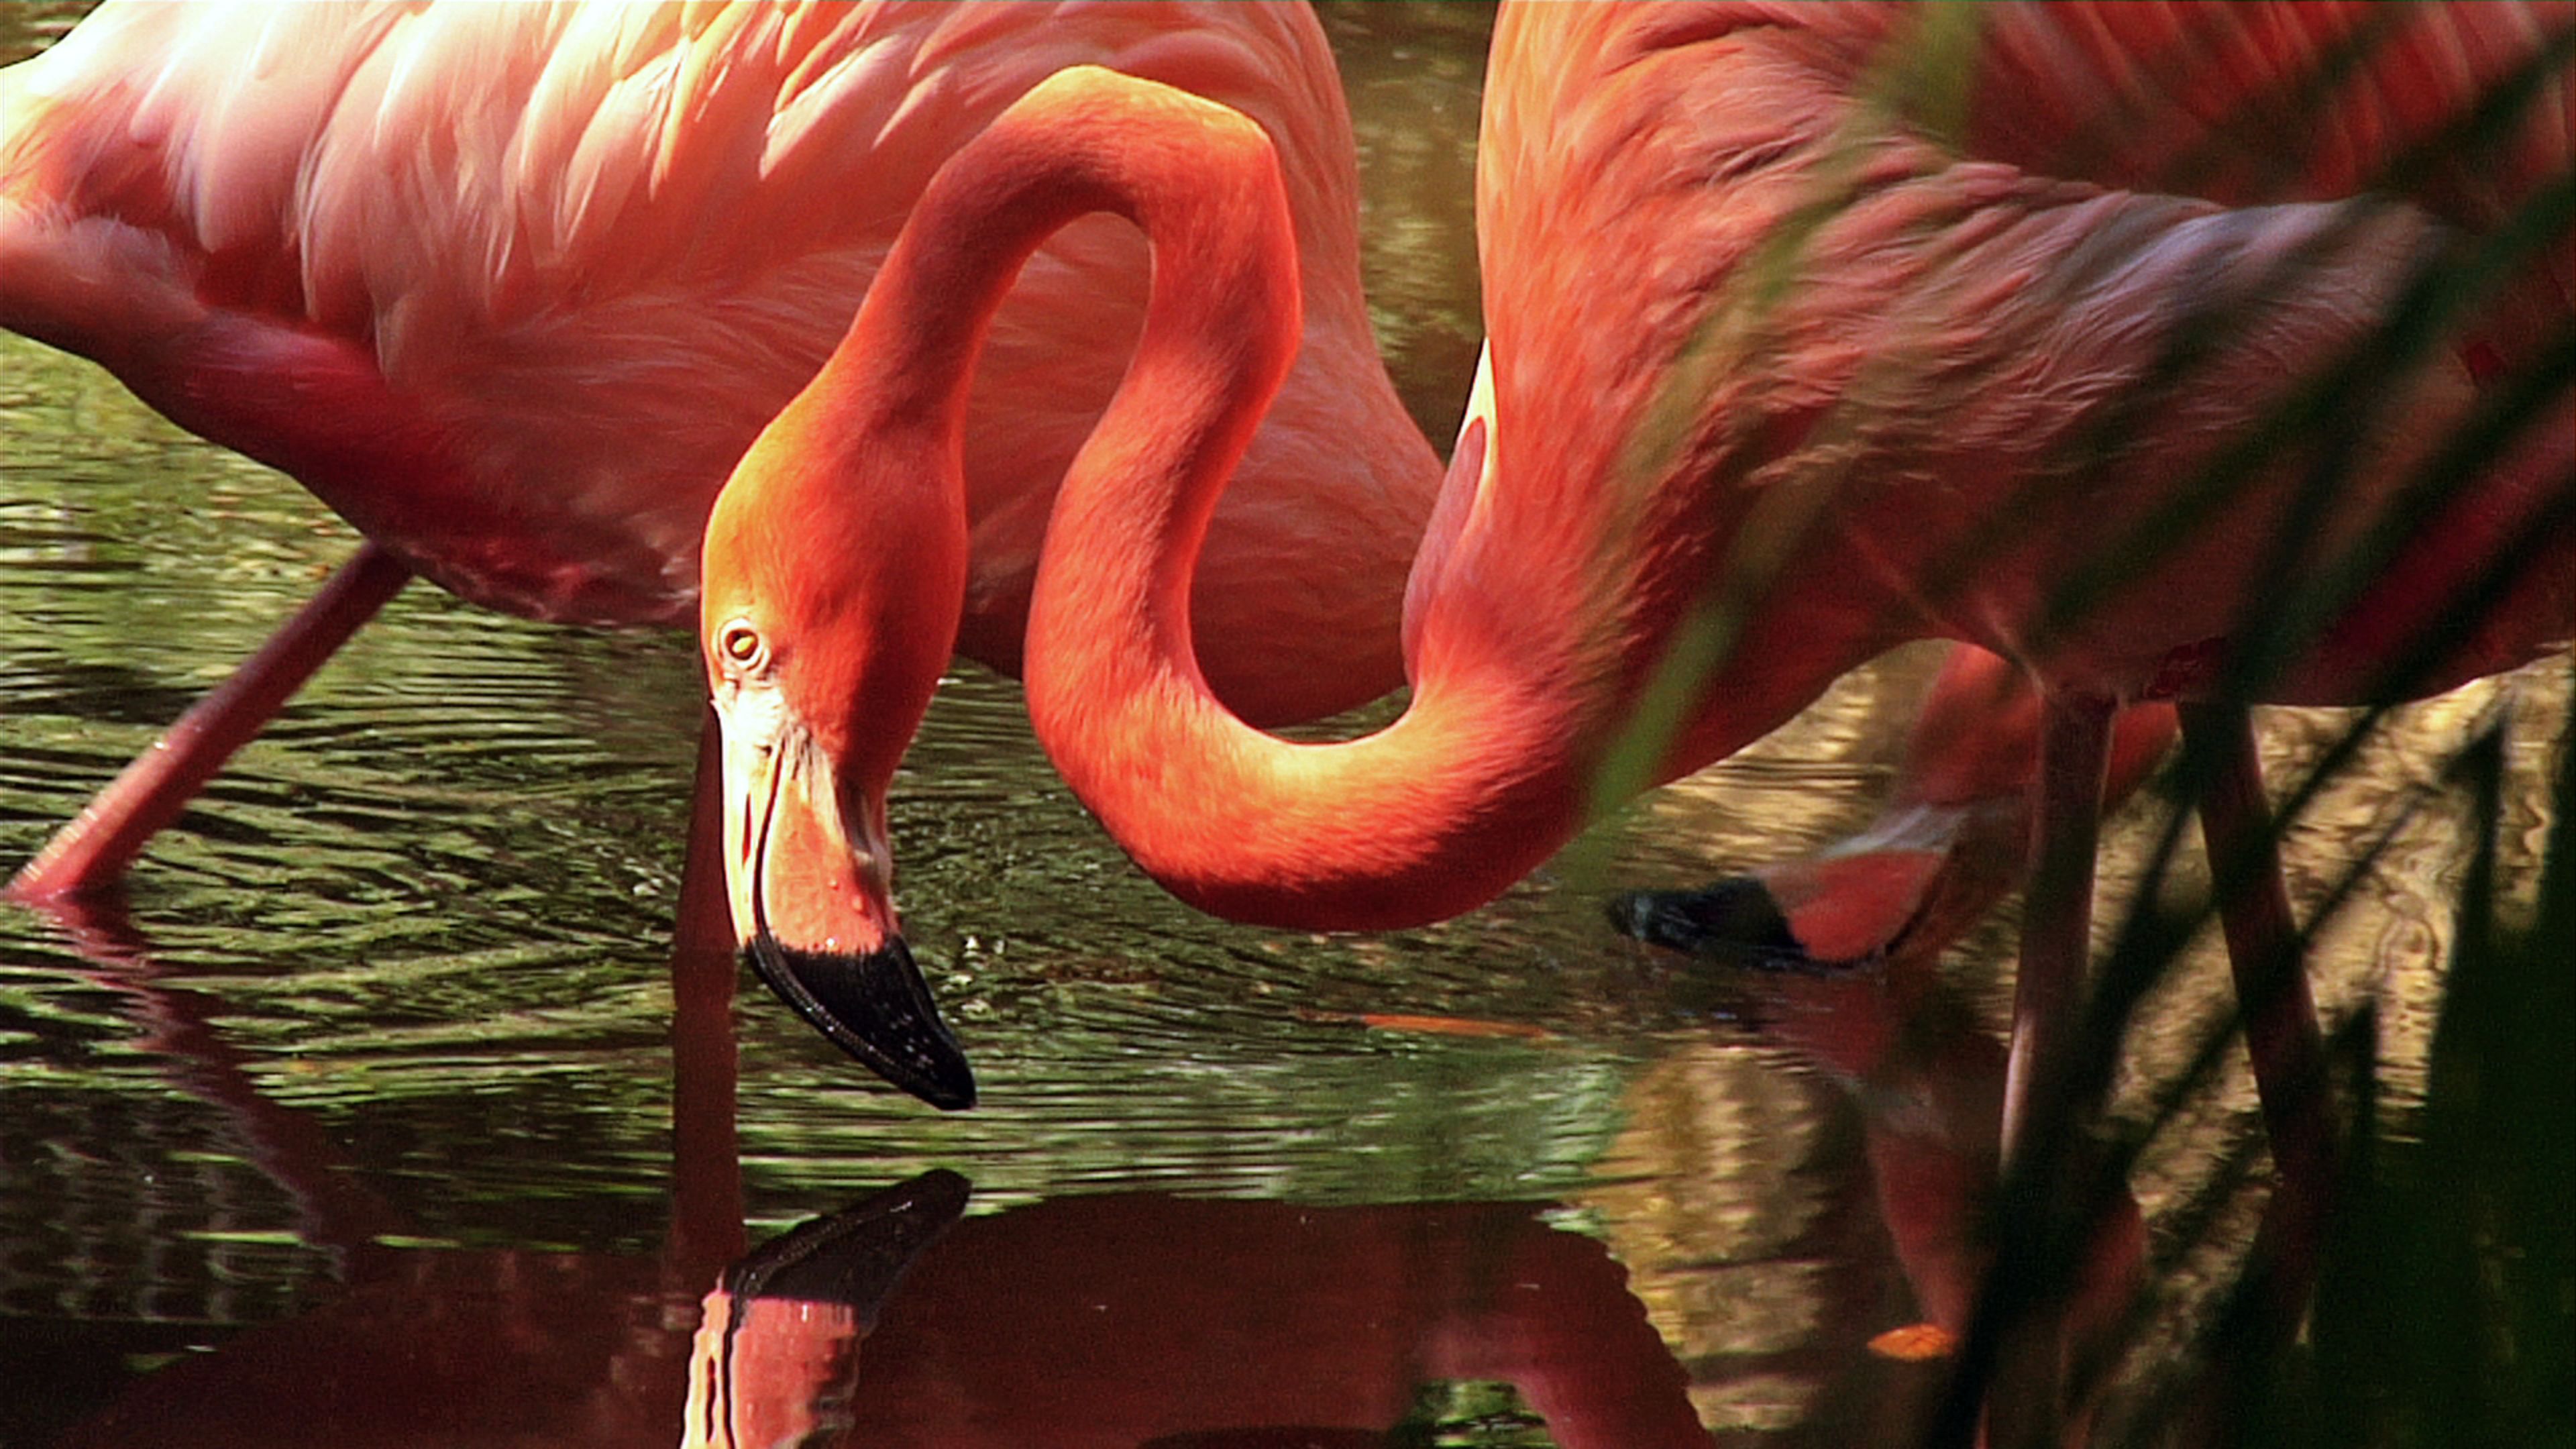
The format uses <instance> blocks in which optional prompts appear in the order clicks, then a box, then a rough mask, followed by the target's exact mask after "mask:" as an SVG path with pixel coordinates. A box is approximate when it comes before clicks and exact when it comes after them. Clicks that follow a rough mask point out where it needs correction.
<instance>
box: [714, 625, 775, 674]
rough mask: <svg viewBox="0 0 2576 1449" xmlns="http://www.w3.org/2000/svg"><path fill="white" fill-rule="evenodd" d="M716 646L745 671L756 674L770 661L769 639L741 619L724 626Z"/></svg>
mask: <svg viewBox="0 0 2576 1449" xmlns="http://www.w3.org/2000/svg"><path fill="white" fill-rule="evenodd" d="M716 648H717V649H719V650H721V651H723V653H724V657H725V659H726V661H727V662H728V663H730V664H732V665H733V666H734V667H735V668H737V669H740V670H742V671H743V672H745V673H749V674H756V673H758V672H760V670H761V669H762V668H763V667H765V666H766V665H767V664H768V663H769V641H767V640H765V639H763V638H761V637H760V631H759V630H758V629H755V628H753V627H751V625H750V624H749V623H748V622H746V621H744V620H741V619H736V620H734V621H733V622H732V623H730V624H727V625H725V626H724V631H723V632H722V633H720V634H718V635H717V636H716Z"/></svg>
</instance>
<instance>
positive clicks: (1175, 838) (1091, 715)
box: [1024, 158, 1621, 929]
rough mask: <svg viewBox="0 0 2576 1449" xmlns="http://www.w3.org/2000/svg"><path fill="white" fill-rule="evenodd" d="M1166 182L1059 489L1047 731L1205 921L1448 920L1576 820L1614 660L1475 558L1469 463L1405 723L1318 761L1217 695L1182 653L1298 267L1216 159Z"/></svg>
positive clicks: (1419, 598) (1421, 635) (1272, 373)
mask: <svg viewBox="0 0 2576 1449" xmlns="http://www.w3.org/2000/svg"><path fill="white" fill-rule="evenodd" d="M1160 179H1163V180H1167V181H1169V182H1170V183H1171V185H1172V188H1173V189H1172V191H1171V192H1170V193H1169V194H1168V195H1160V196H1154V197H1138V198H1131V207H1132V210H1131V211H1130V214H1132V215H1135V216H1138V217H1139V218H1140V219H1141V220H1143V221H1144V223H1145V225H1146V227H1147V231H1148V234H1149V236H1150V237H1151V238H1152V241H1153V246H1154V253H1155V272H1154V275H1155V289H1154V293H1153V297H1152V300H1151V302H1150V304H1149V308H1148V311H1147V318H1146V325H1145V332H1144V336H1143V339H1142V341H1141V342H1140V343H1139V345H1138V348H1137V353H1136V357H1135V360H1134V362H1133V364H1132V365H1131V368H1130V371H1129V373H1128V376H1127V379H1126V381H1125V383H1124V384H1123V385H1122V387H1121V389H1120V391H1119V394H1118V396H1117V397H1116V398H1115V399H1114V400H1113V401H1112V403H1111V405H1110V407H1109V410H1108V411H1107V412H1106V413H1105V414H1104V415H1103V417H1102V420H1101V422H1100V425H1099V426H1098V428H1097V429H1096V430H1095V431H1094V433H1093V434H1092V436H1091V438H1090V439H1089V441H1088V442H1087V443H1086V444H1085V445H1084V447H1083V449H1082V451H1081V452H1080V453H1079V454H1078V455H1077V456H1076V458H1075V460H1074V463H1073V466H1072V469H1071V471H1070V472H1069V473H1068V475H1067V477H1066V479H1065V483H1064V486H1063V488H1062V490H1061V491H1060V492H1059V494H1058V495H1057V500H1056V506H1055V511H1054V514H1053V517H1052V519H1051V521H1050V523H1049V527H1048V534H1047V542H1046V548H1045V552H1044V555H1043V557H1042V559H1041V561H1040V564H1039V567H1038V573H1037V580H1036V586H1035V590H1034V593H1033V595H1032V598H1031V602H1030V611H1029V634H1028V652H1027V657H1026V663H1025V676H1024V677H1025V680H1026V683H1027V686H1028V701H1029V712H1030V716H1031V718H1032V720H1033V721H1034V723H1035V725H1036V728H1037V733H1038V737H1039V739H1040V740H1041V741H1042V742H1043V743H1044V744H1045V745H1046V747H1047V749H1048V752H1049V753H1050V754H1051V755H1052V756H1053V757H1054V759H1055V762H1056V765H1057V767H1058V768H1059V769H1060V770H1061V771H1062V772H1063V774H1064V776H1065V778H1066V780H1067V781H1068V783H1070V784H1071V785H1072V787H1073V789H1074V792H1075V794H1076V795H1078V796H1079V797H1080V798H1081V799H1082V801H1083V803H1084V804H1085V805H1086V806H1087V807H1089V808H1090V810H1091V811H1092V812H1093V814H1095V815H1096V816H1098V817H1099V818H1100V820H1101V822H1102V823H1103V824H1104V825H1105V826H1106V827H1107V828H1108V830H1109V832H1110V834H1111V835H1112V836H1114V837H1115V838H1116V839H1117V841H1118V843H1119V844H1120V845H1121V846H1122V847H1124V848H1125V849H1126V851H1127V853H1128V854H1129V855H1130V856H1131V857H1133V858H1134V859H1135V860H1136V862H1137V863H1138V864H1139V865H1140V866H1142V867H1143V868H1144V869H1145V870H1146V871H1147V872H1148V873H1149V874H1151V875H1152V876H1154V878H1155V879H1156V880H1157V881H1159V882H1161V883H1162V884H1163V885H1164V886H1165V887H1166V888H1167V889H1169V890H1171V891H1172V892H1173V893H1174V894H1176V895H1178V896H1180V897H1181V898H1182V899H1184V900H1186V901H1188V902H1190V903H1191V904H1193V905H1195V906H1198V907H1200V908H1201V909H1204V910H1207V911H1210V912H1212V913H1215V914H1218V915H1222V916H1226V917H1230V918H1232V919H1236V920H1242V921H1250V922H1255V923H1260V924H1269V925H1279V926H1291V927H1299V928H1307V929H1384V928H1392V927H1400V926H1407V925H1416V924H1421V923H1424V922H1428V921H1433V920H1439V919H1443V918H1445V917H1448V916H1451V915H1455V914H1457V913H1458V912H1460V911H1463V910H1467V909H1469V908H1471V907H1473V906H1476V905H1478V904H1481V903H1483V902H1484V901H1486V900H1489V899H1491V898H1492V897H1493V896H1495V895H1497V894H1499V893H1500V892H1501V891H1502V890H1503V889H1504V888H1505V887H1507V886H1509V885H1510V884H1511V883H1512V882H1514V881H1516V880H1518V879H1520V878H1521V877H1522V876H1524V875H1526V874H1527V873H1528V872H1529V871H1530V870H1532V869H1534V868H1536V867H1537V866H1538V865H1539V864H1541V863H1543V862H1544V861H1545V860H1546V858H1547V857H1548V856H1549V855H1550V854H1552V853H1553V852H1554V851H1555V850H1556V849H1557V848H1558V847H1559V846H1561V845H1562V844H1563V843H1564V842H1565V841H1566V840H1567V839H1569V838H1570V837H1571V836H1572V835H1573V834H1574V832H1575V831H1576V830H1577V829H1579V828H1580V825H1581V823H1582V820H1583V816H1584V810H1585V807H1586V803H1587V793H1588V786H1589V784H1590V781H1591V778H1592V774H1593V768H1592V767H1593V766H1594V765H1595V764H1596V763H1597V750H1598V747H1599V746H1600V745H1601V744H1602V743H1603V742H1604V741H1605V740H1606V738H1607V736H1608V731H1607V730H1606V729H1604V728H1603V727H1602V724H1603V722H1604V720H1605V719H1606V717H1607V711H1608V709H1609V708H1610V706H1611V705H1612V703H1613V696H1614V694H1615V693H1616V691H1617V690H1618V688H1619V687H1620V684H1621V680H1620V677H1619V670H1618V669H1617V668H1616V667H1615V663H1611V662H1607V661H1615V658H1616V651H1615V650H1614V649H1612V648H1610V647H1609V645H1610V639H1609V636H1608V634H1607V632H1606V631H1604V630H1603V629H1602V628H1600V627H1599V625H1600V623H1601V620H1600V617H1599V615H1598V614H1597V613H1596V612H1595V611H1593V610H1590V609H1587V608H1580V607H1577V608H1571V609H1549V610H1540V611H1537V613H1538V614H1539V615H1540V617H1535V618H1533V617H1531V613H1530V611H1527V610H1525V609H1523V608H1518V607H1515V603H1516V601H1515V600H1513V599H1512V598H1510V597H1509V595H1510V592H1511V590H1512V587H1513V585H1512V581H1511V579H1510V576H1509V574H1508V572H1507V571H1504V570H1498V569H1494V568H1483V567H1479V566H1478V558H1479V556H1480V553H1481V554H1482V555H1484V556H1490V557H1494V558H1502V557H1507V556H1508V555H1509V554H1510V553H1511V551H1512V550H1511V549H1510V548H1509V547H1508V546H1507V545H1505V546H1496V547H1488V548H1482V549H1481V550H1480V546H1479V545H1480V543H1484V544H1492V543H1494V540H1492V539H1490V538H1487V539H1482V540H1479V539H1478V538H1477V537H1476V536H1475V530H1474V529H1473V528H1472V527H1470V526H1469V525H1468V524H1467V523H1466V522H1465V520H1466V519H1467V517H1468V515H1469V514H1470V513H1471V512H1472V503H1473V500H1474V499H1475V497H1476V496H1477V495H1478V494H1479V493H1480V492H1481V484H1482V482H1483V478H1482V476H1481V472H1482V470H1481V469H1480V467H1479V461H1480V460H1481V457H1482V448H1481V446H1480V445H1479V446H1477V447H1474V448H1472V449H1462V453H1461V458H1460V462H1459V464H1457V465H1456V466H1454V467H1453V471H1452V474H1451V478H1450V482H1449V485H1448V493H1447V495H1446V496H1445V497H1444V501H1443V503H1442V505H1441V508H1440V515H1439V516H1440V517H1441V518H1442V519H1443V520H1444V522H1443V523H1442V524H1441V525H1440V526H1439V531H1440V533H1441V535H1442V545H1443V546H1442V547H1441V548H1440V549H1439V550H1438V554H1439V556H1438V558H1437V559H1436V560H1434V561H1433V562H1432V565H1431V566H1430V567H1429V568H1427V569H1426V568H1425V567H1424V566H1423V565H1422V564H1417V573H1416V585H1415V607H1413V608H1410V609H1408V614H1409V615H1413V616H1418V617H1419V619H1420V620H1421V627H1420V629H1419V630H1416V631H1413V632H1412V633H1411V634H1410V636H1409V645H1410V648H1409V650H1408V652H1409V654H1411V655H1412V656H1413V657H1414V662H1415V665H1416V668H1415V670H1414V697H1413V700H1412V703H1411V705H1410V707H1409V708H1408V709H1407V710H1406V712H1405V714H1404V715H1403V717H1402V718H1400V719H1399V720H1397V721H1396V722H1395V723H1394V724H1392V725H1390V726H1388V727H1387V728H1386V729H1384V730H1382V731H1380V732H1378V733H1376V734H1374V735H1371V736H1368V737H1366V738H1364V739H1359V740H1352V741H1346V742H1341V743H1335V744H1302V743H1294V742H1290V741H1287V740H1282V739H1279V738H1276V737H1274V736H1271V735H1268V734H1265V733H1263V732H1261V731H1259V730H1256V729H1254V728H1252V727H1251V726H1249V725H1246V724H1245V723H1243V722H1242V721H1241V720H1240V719H1239V718H1237V717H1236V716H1235V715H1233V714H1232V713H1231V712H1229V711H1228V710H1227V709H1226V708H1225V706H1224V705H1223V704H1221V703H1220V702H1218V701H1217V699H1216V698H1215V697H1214V696H1213V695H1212V694H1211V693H1210V691H1209V689H1208V687H1207V685H1206V682H1205V680H1204V679H1203V678H1202V676H1201V674H1200V671H1199V669H1198V666H1197V663H1196V661H1195V658H1194V655H1193V651H1192V648H1191V640H1190V627H1189V611H1188V608H1187V601H1188V597H1189V586H1190V576H1191V569H1192V565H1193V563H1194V561H1195V559H1196V557H1197V554H1198V550H1199V546H1200V543H1201V541H1202V539H1203V537H1204V535H1205V532H1206V528H1207V523H1208V519H1209V516H1210V514H1211V513H1212V511H1213V509H1214V506H1215V503H1216V500H1217V498H1218V496H1219V494H1221V493H1222V491H1223V489H1224V487H1225V483H1226V480H1227V478H1228V477H1229V475H1230V474H1231V472H1232V470H1233V468H1234V465H1235V463H1236V461H1237V460H1238V459H1239V457H1240V455H1241V453H1242V450H1243V446H1244V443H1245V441H1246V440H1247V439H1248V438H1249V437H1250V435H1251V433H1252V431H1253V428H1254V426H1255V424H1256V423H1257V422H1258V420H1259V417H1260V414H1261V411H1262V409H1263V408H1264V407H1265V406H1266V405H1267V403H1268V401H1269V398H1270V396H1271V394H1272V392H1273V391H1275V389H1276V387H1277V384H1278V380H1279V377H1280V374H1281V371H1282V369H1283V368H1284V364H1285V361H1286V359H1287V357H1288V356H1289V354H1290V353H1291V351H1292V350H1293V348H1294V345H1295V340H1296V333H1297V314H1296V305H1295V304H1296V298H1295V293H1294V289H1293V285H1292V282H1293V275H1294V274H1293V269H1292V267H1291V264H1290V263H1291V259H1290V257H1289V254H1288V243H1287V231H1286V220H1285V217H1284V215H1282V214H1280V213H1279V212H1278V211H1277V210H1276V208H1275V207H1268V208H1266V209H1263V210H1250V209H1241V208H1234V207H1229V206H1227V205H1225V204H1223V203H1221V202H1220V201H1219V200H1217V198H1219V197H1223V196H1228V195H1233V194H1236V193H1237V192H1238V191H1239V190H1242V189H1243V188H1239V187H1237V186H1234V185H1231V184H1227V183H1223V182H1220V181H1219V180H1218V178H1217V176H1216V175H1215V174H1214V172H1213V170H1212V169H1211V168H1210V167H1208V166H1207V165H1206V164H1205V159H1204V158H1201V164H1199V165H1197V166H1195V167H1194V168H1193V169H1192V170H1190V171H1189V172H1187V173H1186V174H1181V175H1174V176H1170V177H1166V178H1160ZM1164 227H1168V228H1169V230H1165V229H1162V228H1164ZM1475 436H1476V437H1477V438H1478V439H1481V438H1482V436H1483V425H1482V424H1479V425H1478V427H1477V429H1476V430H1475ZM1462 531H1463V532H1464V534H1465V535H1466V536H1463V537H1462V536H1461V534H1462ZM1518 602H1521V603H1525V602H1526V601H1518Z"/></svg>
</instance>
